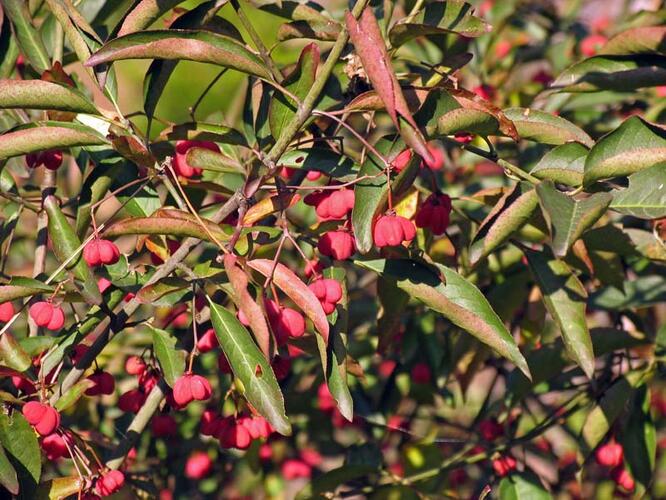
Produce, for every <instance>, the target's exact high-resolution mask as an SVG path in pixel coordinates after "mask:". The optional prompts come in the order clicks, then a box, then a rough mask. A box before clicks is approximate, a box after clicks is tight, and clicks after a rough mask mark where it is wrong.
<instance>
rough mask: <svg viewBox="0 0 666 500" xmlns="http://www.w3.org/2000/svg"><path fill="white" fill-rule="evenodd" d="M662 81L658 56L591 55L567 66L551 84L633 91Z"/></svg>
mask: <svg viewBox="0 0 666 500" xmlns="http://www.w3.org/2000/svg"><path fill="white" fill-rule="evenodd" d="M664 84H666V58H664V57H661V56H649V55H648V56H640V55H639V56H633V57H629V58H628V57H615V56H595V57H591V58H589V59H585V60H584V61H581V62H579V63H576V64H574V65H573V66H570V67H569V68H567V69H566V70H564V72H562V73H561V74H560V76H558V77H557V79H556V80H555V81H554V82H553V83H552V84H551V87H552V88H556V89H558V90H560V91H561V92H597V91H599V90H614V91H617V92H626V91H633V90H636V89H640V88H644V87H656V86H658V85H664Z"/></svg>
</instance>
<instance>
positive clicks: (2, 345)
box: [0, 331, 32, 372]
mask: <svg viewBox="0 0 666 500" xmlns="http://www.w3.org/2000/svg"><path fill="white" fill-rule="evenodd" d="M0 363H2V364H3V365H5V366H8V367H9V368H12V369H13V370H16V371H18V372H24V371H26V370H27V369H28V368H30V367H32V358H31V357H30V356H28V354H27V353H26V352H25V351H24V350H23V348H22V347H21V344H19V343H18V342H17V341H16V339H15V338H14V336H13V335H12V334H11V333H10V332H8V331H7V332H5V333H3V334H2V337H0Z"/></svg>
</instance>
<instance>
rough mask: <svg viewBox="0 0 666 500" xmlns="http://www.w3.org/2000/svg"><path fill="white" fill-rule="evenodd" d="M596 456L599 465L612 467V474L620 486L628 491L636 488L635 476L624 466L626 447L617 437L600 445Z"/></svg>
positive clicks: (595, 453)
mask: <svg viewBox="0 0 666 500" xmlns="http://www.w3.org/2000/svg"><path fill="white" fill-rule="evenodd" d="M594 458H595V460H596V461H597V463H598V464H599V465H601V466H602V467H606V468H608V469H610V476H611V478H612V479H613V481H615V483H616V484H617V485H618V486H620V487H621V488H623V489H624V490H626V491H633V490H634V488H635V486H636V484H635V482H634V478H633V477H632V476H631V474H630V473H629V471H628V470H627V469H626V468H625V467H624V447H623V446H622V445H621V444H620V443H618V442H617V441H616V440H615V438H611V439H610V440H609V441H608V442H606V443H604V444H602V445H601V446H599V447H598V448H597V449H596V450H595V452H594Z"/></svg>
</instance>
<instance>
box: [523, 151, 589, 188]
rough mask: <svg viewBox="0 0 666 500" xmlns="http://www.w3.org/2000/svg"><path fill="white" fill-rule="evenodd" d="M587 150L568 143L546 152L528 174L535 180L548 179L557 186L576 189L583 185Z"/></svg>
mask: <svg viewBox="0 0 666 500" xmlns="http://www.w3.org/2000/svg"><path fill="white" fill-rule="evenodd" d="M588 151H589V150H588V149H587V148H586V147H585V146H583V145H582V144H579V143H577V142H569V143H567V144H562V145H560V146H556V147H554V148H553V149H552V150H550V151H548V153H546V154H545V155H544V156H543V158H541V160H539V162H538V163H537V164H536V165H535V166H534V167H533V168H532V170H531V171H530V173H531V174H532V175H533V176H534V177H536V178H537V179H548V180H551V181H553V182H556V183H558V184H566V185H567V186H572V187H578V186H580V185H581V184H582V183H583V171H584V168H585V159H586V158H587V153H588Z"/></svg>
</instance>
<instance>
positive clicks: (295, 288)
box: [247, 259, 329, 344]
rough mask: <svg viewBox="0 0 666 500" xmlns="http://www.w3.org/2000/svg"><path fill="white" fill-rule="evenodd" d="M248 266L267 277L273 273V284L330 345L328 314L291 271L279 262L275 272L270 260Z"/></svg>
mask: <svg viewBox="0 0 666 500" xmlns="http://www.w3.org/2000/svg"><path fill="white" fill-rule="evenodd" d="M247 265H248V266H249V267H251V268H252V269H254V270H255V271H257V272H259V273H261V274H263V275H264V276H265V277H269V276H271V273H272V276H273V283H275V285H276V286H277V287H278V288H279V289H280V290H282V291H283V292H284V293H285V294H286V295H287V297H289V298H290V299H291V300H292V301H293V302H294V304H296V305H297V306H298V307H299V308H300V309H301V310H302V311H303V312H304V313H305V315H306V316H307V317H308V318H310V320H311V321H312V323H313V324H314V326H315V328H316V329H317V331H318V332H319V334H320V335H321V336H322V338H323V340H324V342H325V343H326V344H328V333H329V324H328V320H327V319H326V313H325V312H324V310H323V309H322V307H321V303H320V302H319V299H317V297H316V296H315V295H314V294H313V293H312V291H311V290H310V289H309V288H308V286H307V285H306V284H305V283H303V282H302V281H301V279H300V278H299V277H298V276H297V275H296V274H295V273H294V272H293V271H292V270H291V269H289V268H288V267H287V266H285V265H284V264H281V263H279V262H278V264H277V266H275V269H274V270H273V261H272V260H269V259H254V260H250V261H248V262H247Z"/></svg>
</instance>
